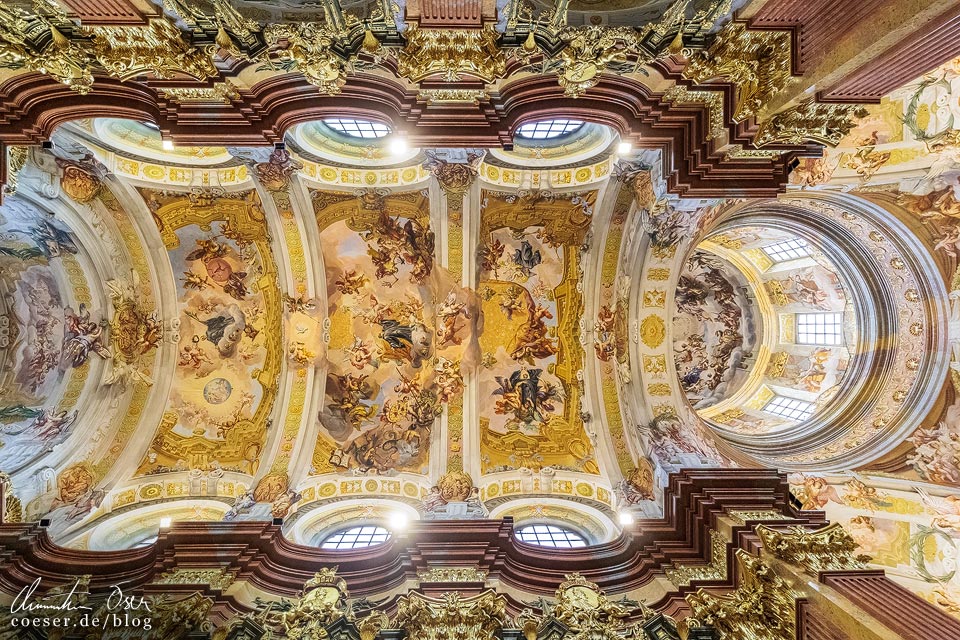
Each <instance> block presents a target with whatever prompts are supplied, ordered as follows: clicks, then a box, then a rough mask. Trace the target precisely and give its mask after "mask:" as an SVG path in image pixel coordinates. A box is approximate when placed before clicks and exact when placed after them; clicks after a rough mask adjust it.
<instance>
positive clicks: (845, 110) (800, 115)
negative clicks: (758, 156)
mask: <svg viewBox="0 0 960 640" xmlns="http://www.w3.org/2000/svg"><path fill="white" fill-rule="evenodd" d="M866 115H867V110H866V109H864V108H863V107H861V106H860V105H856V104H835V103H829V104H824V103H820V102H815V101H814V100H812V99H811V100H807V101H806V102H801V103H800V104H798V105H797V106H795V107H793V108H792V109H788V110H786V111H781V112H780V113H776V114H774V115H772V116H770V117H769V118H768V119H766V120H764V121H763V122H761V123H760V128H759V129H758V130H757V135H756V136H755V137H754V139H753V143H754V145H756V146H757V147H763V146H766V145H768V144H802V143H804V142H807V141H813V142H818V143H820V144H825V145H829V146H831V147H835V146H837V144H838V143H839V142H840V140H841V139H843V137H844V136H845V135H847V134H848V133H850V131H851V129H853V125H854V122H853V121H854V119H856V118H863V117H864V116H866Z"/></svg>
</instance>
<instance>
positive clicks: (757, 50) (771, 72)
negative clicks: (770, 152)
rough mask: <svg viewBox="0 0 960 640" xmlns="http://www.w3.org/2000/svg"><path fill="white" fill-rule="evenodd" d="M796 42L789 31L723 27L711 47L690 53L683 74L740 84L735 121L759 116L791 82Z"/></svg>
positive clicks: (736, 25)
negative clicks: (792, 39)
mask: <svg viewBox="0 0 960 640" xmlns="http://www.w3.org/2000/svg"><path fill="white" fill-rule="evenodd" d="M792 48H793V45H792V43H791V40H790V32H788V31H769V30H765V31H749V30H747V27H746V24H745V23H743V22H736V21H731V22H728V23H727V24H726V26H724V27H723V28H722V29H721V30H720V32H719V34H717V38H716V40H714V42H713V44H712V45H711V46H710V48H709V49H707V50H705V51H698V52H696V53H693V54H691V58H690V62H689V63H688V64H687V66H686V68H685V69H684V70H683V77H684V78H686V79H688V80H693V81H694V82H696V83H698V84H703V83H705V82H708V81H710V80H716V79H720V78H722V79H725V80H727V81H729V82H732V83H733V84H735V85H736V87H737V97H736V108H735V109H734V113H733V121H734V122H743V121H744V120H746V119H747V118H750V117H755V118H759V117H761V116H762V115H763V110H764V108H765V107H766V105H767V103H768V102H769V101H770V99H771V98H773V96H775V95H776V94H777V93H779V92H780V91H782V90H783V89H784V88H785V87H786V86H787V84H788V83H789V82H790V79H791V77H790V65H791V61H790V58H791V51H792Z"/></svg>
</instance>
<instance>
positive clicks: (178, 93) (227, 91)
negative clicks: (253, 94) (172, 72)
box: [158, 82, 240, 104]
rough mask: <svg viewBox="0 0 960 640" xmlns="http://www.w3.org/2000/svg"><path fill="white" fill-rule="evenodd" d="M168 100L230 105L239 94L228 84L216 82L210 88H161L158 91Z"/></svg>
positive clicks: (181, 102) (182, 102)
mask: <svg viewBox="0 0 960 640" xmlns="http://www.w3.org/2000/svg"><path fill="white" fill-rule="evenodd" d="M158 90H159V91H160V93H162V94H163V96H164V97H165V98H167V99H168V100H172V101H174V102H179V103H180V104H184V103H190V102H222V103H225V104H230V103H231V102H233V101H234V100H238V99H239V98H240V94H239V93H238V92H237V89H236V87H234V86H233V85H232V84H230V83H229V82H217V83H215V84H214V85H213V86H212V87H161V88H159V89H158Z"/></svg>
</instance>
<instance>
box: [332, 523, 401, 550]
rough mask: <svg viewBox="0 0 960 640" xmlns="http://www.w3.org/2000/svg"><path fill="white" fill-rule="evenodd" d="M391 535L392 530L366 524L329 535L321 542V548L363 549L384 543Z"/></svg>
mask: <svg viewBox="0 0 960 640" xmlns="http://www.w3.org/2000/svg"><path fill="white" fill-rule="evenodd" d="M389 537H390V532H389V531H387V530H386V529H384V528H383V527H378V526H376V525H372V524H371V525H364V526H360V527H352V528H350V529H343V530H341V531H337V532H336V533H332V534H330V535H329V536H327V537H326V538H325V539H324V541H323V542H321V543H320V548H321V549H362V548H363V547H373V546H375V545H378V544H383V543H384V542H386V541H387V539H388V538H389Z"/></svg>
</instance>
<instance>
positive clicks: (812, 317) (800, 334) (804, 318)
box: [797, 313, 843, 347]
mask: <svg viewBox="0 0 960 640" xmlns="http://www.w3.org/2000/svg"><path fill="white" fill-rule="evenodd" d="M797 344H817V345H823V346H827V347H830V346H836V345H841V344H843V314H842V313H798V314H797Z"/></svg>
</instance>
